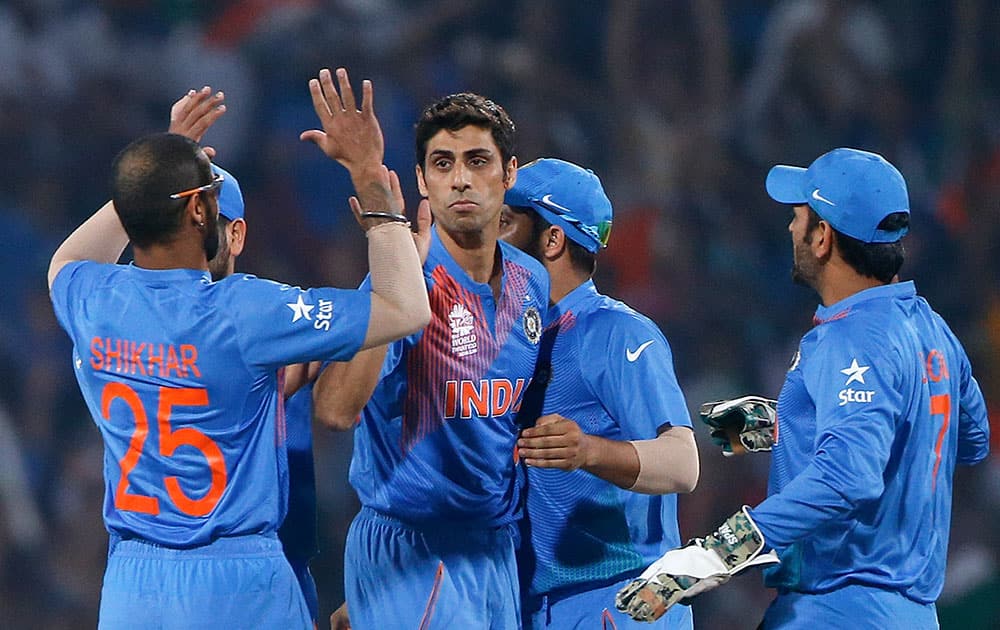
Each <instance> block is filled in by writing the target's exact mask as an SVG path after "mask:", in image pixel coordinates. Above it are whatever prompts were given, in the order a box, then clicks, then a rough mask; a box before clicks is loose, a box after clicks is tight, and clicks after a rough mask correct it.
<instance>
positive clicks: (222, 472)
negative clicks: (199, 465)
mask: <svg viewBox="0 0 1000 630" xmlns="http://www.w3.org/2000/svg"><path fill="white" fill-rule="evenodd" d="M115 399H118V400H121V401H122V402H124V403H125V404H126V405H127V406H128V408H129V410H130V411H131V412H132V416H133V417H134V418H135V432H134V433H133V434H132V439H131V440H130V441H129V445H128V450H127V451H126V452H125V455H124V456H123V457H122V458H121V460H120V461H119V462H118V465H119V467H120V468H121V478H120V479H119V480H118V487H117V489H116V490H115V508H117V509H119V510H124V511H127V512H143V513H145V514H159V513H160V502H159V499H157V498H156V497H149V496H144V495H140V494H132V493H129V492H128V487H129V481H128V476H129V474H131V472H132V470H133V469H134V468H135V467H136V465H138V463H139V459H140V457H141V456H142V449H143V446H144V445H145V443H146V438H147V437H148V436H149V417H148V416H147V414H146V409H145V407H143V404H142V401H141V400H140V399H139V395H138V394H136V392H135V390H134V389H132V388H131V387H129V386H128V385H125V384H124V383H108V384H107V385H105V386H104V391H103V392H102V393H101V415H103V416H104V419H105V420H110V419H111V403H112V402H113V401H114V400H115ZM207 405H208V392H207V391H206V390H204V389H195V388H170V387H161V388H160V394H159V402H158V404H157V409H156V424H157V428H158V429H159V433H160V443H159V450H160V454H161V455H163V456H165V457H170V456H171V455H173V454H174V451H176V450H177V448H178V447H179V446H185V445H186V446H190V447H192V448H196V449H198V450H199V451H201V453H202V455H204V456H205V460H206V462H207V463H208V468H209V470H210V471H211V473H212V484H211V486H210V487H209V489H208V492H207V493H206V494H205V496H203V497H201V498H200V499H192V498H191V497H189V496H188V495H187V494H185V492H184V490H182V489H181V486H180V483H178V481H177V477H167V478H165V479H164V480H163V483H164V485H165V486H166V488H167V495H168V496H169V497H170V499H171V500H172V501H173V502H174V504H175V505H176V506H177V509H179V510H180V511H181V512H183V513H185V514H188V515H190V516H205V515H207V514H209V513H210V512H211V511H212V510H213V509H215V506H216V504H217V503H218V502H219V498H220V497H221V496H222V492H223V490H225V488H226V463H225V460H224V459H223V457H222V450H221V449H219V446H218V444H216V443H215V442H214V441H212V439H211V438H210V437H208V436H207V435H205V434H204V433H202V432H201V431H199V430H197V429H193V428H191V427H184V428H182V429H177V430H176V431H174V430H173V429H172V427H171V425H170V413H171V410H172V409H173V408H174V407H177V406H187V407H205V406H207Z"/></svg>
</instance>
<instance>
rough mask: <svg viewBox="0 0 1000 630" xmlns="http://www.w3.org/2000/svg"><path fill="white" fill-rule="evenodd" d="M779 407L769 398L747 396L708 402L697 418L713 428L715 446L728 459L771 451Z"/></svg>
mask: <svg viewBox="0 0 1000 630" xmlns="http://www.w3.org/2000/svg"><path fill="white" fill-rule="evenodd" d="M776 404H777V403H776V402H775V401H773V400H771V399H770V398H761V397H760V396H744V397H742V398H734V399H732V400H716V401H713V402H707V403H705V404H703V405H702V406H701V410H700V411H699V412H698V415H700V416H701V421H702V422H704V423H705V424H707V425H708V426H710V427H711V428H712V433H711V437H712V442H714V443H715V444H717V445H718V446H721V447H722V454H723V455H725V456H727V457H728V456H730V455H742V454H743V453H747V452H750V453H756V452H758V451H769V450H771V446H772V445H773V444H774V420H775V418H776V413H775V411H774V408H775V405H776Z"/></svg>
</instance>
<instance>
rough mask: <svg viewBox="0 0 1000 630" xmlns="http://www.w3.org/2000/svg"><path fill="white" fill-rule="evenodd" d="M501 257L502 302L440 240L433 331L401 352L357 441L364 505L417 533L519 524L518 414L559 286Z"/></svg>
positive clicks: (399, 347) (506, 252)
mask: <svg viewBox="0 0 1000 630" xmlns="http://www.w3.org/2000/svg"><path fill="white" fill-rule="evenodd" d="M498 247H499V252H500V255H501V258H502V264H503V276H502V287H501V291H500V299H499V301H498V302H497V301H495V300H494V298H493V291H492V289H491V288H490V286H489V285H488V284H483V283H477V282H474V281H472V279H471V278H469V276H468V274H466V272H465V271H464V270H463V269H462V268H461V267H460V266H459V265H458V263H456V262H455V260H454V259H453V258H452V257H451V255H450V254H448V251H447V250H446V249H445V248H444V245H443V244H442V243H441V241H440V239H439V237H438V235H437V232H436V230H435V231H433V233H432V238H431V248H430V254H429V256H428V258H427V262H426V263H425V264H424V277H425V279H426V282H427V287H428V292H429V298H430V305H431V311H432V317H431V322H430V324H428V325H427V327H426V328H425V329H424V330H423V331H421V332H419V333H417V334H415V335H412V336H410V337H407V338H406V339H403V340H400V341H397V342H395V343H393V344H390V346H389V350H388V353H387V356H386V359H385V363H384V364H383V366H382V374H381V378H380V381H379V383H378V386H377V387H376V388H375V391H374V393H373V395H372V397H371V399H370V400H369V402H368V404H367V405H366V406H365V408H364V410H363V412H362V414H361V423H360V425H359V426H358V428H357V429H356V431H355V434H354V435H355V439H354V456H353V458H352V460H351V472H350V479H351V484H352V485H353V486H354V488H355V490H357V492H358V496H359V498H360V500H361V503H362V504H363V505H365V506H368V507H371V508H374V509H375V510H377V511H378V512H381V513H383V514H386V515H389V516H392V517H394V518H397V519H399V520H401V521H403V522H405V523H410V524H424V523H427V522H429V521H438V520H443V521H447V522H448V523H449V524H451V525H453V526H461V525H467V526H475V527H488V526H496V525H501V524H504V523H508V522H511V521H513V520H514V519H515V518H517V515H518V495H517V486H516V483H515V475H514V470H515V468H514V445H515V441H516V437H517V430H518V429H517V425H516V422H515V415H516V411H517V409H518V407H519V405H520V402H521V398H522V396H523V394H524V390H525V387H526V386H527V385H528V382H529V381H530V379H531V376H532V372H533V370H534V366H535V359H536V358H537V355H538V343H539V340H540V338H541V331H542V327H543V324H544V322H543V319H542V318H543V313H544V309H545V308H546V307H547V305H548V295H549V281H548V275H547V274H546V272H545V270H544V269H543V268H542V266H541V264H540V263H539V262H538V261H536V260H535V259H533V258H531V257H530V256H528V255H526V254H524V253H522V252H521V251H519V250H517V249H515V248H513V247H511V246H509V245H507V244H506V243H502V242H501V243H499V245H498Z"/></svg>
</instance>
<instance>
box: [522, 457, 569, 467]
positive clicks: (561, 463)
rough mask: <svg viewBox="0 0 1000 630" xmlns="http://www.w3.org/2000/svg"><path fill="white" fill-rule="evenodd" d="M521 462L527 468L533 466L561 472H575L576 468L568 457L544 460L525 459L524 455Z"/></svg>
mask: <svg viewBox="0 0 1000 630" xmlns="http://www.w3.org/2000/svg"><path fill="white" fill-rule="evenodd" d="M521 461H523V462H524V464H525V465H526V466H531V467H532V468H558V469H560V470H573V469H575V468H576V466H574V465H573V463H572V461H570V459H569V458H566V457H558V458H543V457H525V456H524V455H521Z"/></svg>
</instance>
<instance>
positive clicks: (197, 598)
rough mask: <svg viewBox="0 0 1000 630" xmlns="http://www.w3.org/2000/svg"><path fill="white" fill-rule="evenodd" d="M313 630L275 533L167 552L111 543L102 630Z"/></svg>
mask: <svg viewBox="0 0 1000 630" xmlns="http://www.w3.org/2000/svg"><path fill="white" fill-rule="evenodd" d="M137 627H142V628H148V629H155V630H218V629H219V628H268V629H270V628H273V629H275V630H278V629H282V630H285V629H289V628H291V629H294V628H301V629H311V628H312V627H313V624H312V620H311V619H310V618H309V610H308V609H307V608H306V602H305V599H303V597H302V590H301V589H300V588H299V583H298V581H297V580H296V579H295V575H294V574H293V573H292V568H291V566H289V564H288V561H287V560H285V555H284V553H283V552H282V550H281V543H280V542H278V538H277V536H274V535H271V536H241V537H237V538H221V539H219V540H217V541H215V542H213V543H211V544H208V545H205V546H202V547H196V548H194V549H169V548H167V547H160V546H158V545H153V544H149V543H145V542H141V541H137V540H117V539H116V538H114V537H113V538H112V542H111V546H110V550H109V552H108V566H107V569H106V570H105V572H104V585H103V587H102V589H101V610H100V618H99V621H98V628H100V630H118V629H121V630H126V629H128V630H131V629H133V628H137Z"/></svg>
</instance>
